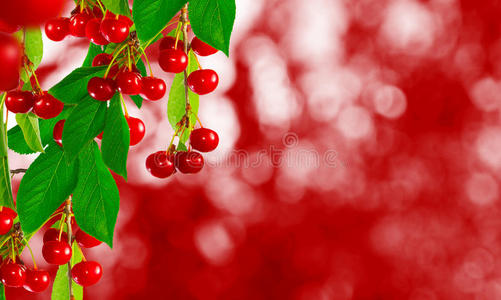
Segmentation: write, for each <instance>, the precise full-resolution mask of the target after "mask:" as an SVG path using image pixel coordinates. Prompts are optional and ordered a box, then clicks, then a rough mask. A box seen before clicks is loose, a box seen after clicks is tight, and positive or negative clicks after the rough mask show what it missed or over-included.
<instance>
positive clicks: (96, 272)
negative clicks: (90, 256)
mask: <svg viewBox="0 0 501 300" xmlns="http://www.w3.org/2000/svg"><path fill="white" fill-rule="evenodd" d="M102 276H103V268H102V267H101V265H100V264H99V263H98V262H95V261H82V262H80V263H78V264H76V265H74V266H73V268H72V269H71V277H72V278H73V281H75V282H76V283H77V284H79V285H81V286H91V285H94V284H96V283H98V282H99V280H100V279H101V277H102Z"/></svg>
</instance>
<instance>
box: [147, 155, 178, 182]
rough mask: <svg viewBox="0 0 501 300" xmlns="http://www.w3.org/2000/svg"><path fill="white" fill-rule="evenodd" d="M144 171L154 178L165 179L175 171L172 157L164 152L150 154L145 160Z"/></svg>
mask: <svg viewBox="0 0 501 300" xmlns="http://www.w3.org/2000/svg"><path fill="white" fill-rule="evenodd" d="M146 169H147V170H148V172H150V173H151V175H153V176H155V177H158V178H167V177H169V176H171V175H172V174H174V172H175V171H176V168H175V166H174V155H171V154H167V152H166V151H158V152H156V153H153V154H150V156H148V158H147V159H146Z"/></svg>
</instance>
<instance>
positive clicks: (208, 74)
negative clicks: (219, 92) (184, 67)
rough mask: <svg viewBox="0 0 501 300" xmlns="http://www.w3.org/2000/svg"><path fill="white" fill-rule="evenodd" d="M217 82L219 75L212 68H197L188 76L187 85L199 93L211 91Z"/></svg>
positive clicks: (204, 93)
mask: <svg viewBox="0 0 501 300" xmlns="http://www.w3.org/2000/svg"><path fill="white" fill-rule="evenodd" d="M218 84H219V77H218V76H217V73H216V72H215V71H214V70H209V69H206V70H198V71H195V72H192V73H191V74H190V76H188V86H189V87H190V89H191V90H192V91H193V92H194V93H197V94H199V95H206V94H208V93H211V92H213V91H214V90H215V89H216V88H217V85H218Z"/></svg>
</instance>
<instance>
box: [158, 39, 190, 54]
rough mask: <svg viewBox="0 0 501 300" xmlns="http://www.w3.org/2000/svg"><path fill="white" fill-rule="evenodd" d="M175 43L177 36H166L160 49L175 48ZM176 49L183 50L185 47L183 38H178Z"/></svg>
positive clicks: (161, 42) (161, 41)
mask: <svg viewBox="0 0 501 300" xmlns="http://www.w3.org/2000/svg"><path fill="white" fill-rule="evenodd" d="M175 44H176V38H174V37H171V36H166V37H164V38H163V39H161V40H160V46H159V49H160V51H162V50H167V49H174V48H175V47H174V46H175ZM176 49H179V50H183V49H184V42H183V41H181V40H178V41H177V48H176Z"/></svg>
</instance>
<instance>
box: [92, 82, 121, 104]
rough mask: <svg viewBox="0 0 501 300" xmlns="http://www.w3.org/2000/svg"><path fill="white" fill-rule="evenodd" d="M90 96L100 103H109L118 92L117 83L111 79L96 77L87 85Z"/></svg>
mask: <svg viewBox="0 0 501 300" xmlns="http://www.w3.org/2000/svg"><path fill="white" fill-rule="evenodd" d="M87 91H88V92H89V95H90V96H91V97H92V98H94V99H96V100H99V101H108V100H110V99H111V98H113V96H114V95H115V92H116V91H117V88H116V85H115V81H113V79H110V78H101V77H94V78H92V79H91V80H89V83H88V84H87Z"/></svg>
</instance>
